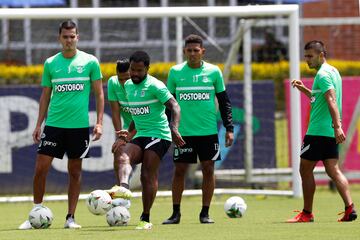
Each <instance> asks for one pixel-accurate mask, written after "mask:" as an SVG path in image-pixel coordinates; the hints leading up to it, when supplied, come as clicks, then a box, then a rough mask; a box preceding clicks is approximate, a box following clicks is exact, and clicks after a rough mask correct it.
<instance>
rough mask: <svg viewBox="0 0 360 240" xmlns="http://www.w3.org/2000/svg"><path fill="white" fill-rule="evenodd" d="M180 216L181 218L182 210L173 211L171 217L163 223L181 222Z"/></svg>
mask: <svg viewBox="0 0 360 240" xmlns="http://www.w3.org/2000/svg"><path fill="white" fill-rule="evenodd" d="M180 218H181V213H180V212H177V213H173V214H172V215H171V217H169V218H168V219H166V220H165V221H163V223H162V224H179V223H180Z"/></svg>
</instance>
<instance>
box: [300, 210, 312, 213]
mask: <svg viewBox="0 0 360 240" xmlns="http://www.w3.org/2000/svg"><path fill="white" fill-rule="evenodd" d="M302 211H303V212H304V213H306V214H311V212H309V211H308V210H305V209H303V210H302Z"/></svg>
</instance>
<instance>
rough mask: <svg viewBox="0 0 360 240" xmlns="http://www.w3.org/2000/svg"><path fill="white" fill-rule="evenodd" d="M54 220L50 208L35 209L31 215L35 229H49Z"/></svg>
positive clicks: (40, 207)
mask: <svg viewBox="0 0 360 240" xmlns="http://www.w3.org/2000/svg"><path fill="white" fill-rule="evenodd" d="M53 219H54V216H53V213H52V212H51V210H50V209H49V208H48V207H45V206H38V207H34V208H33V209H32V210H31V211H30V213H29V222H30V224H31V226H32V227H33V228H48V227H50V225H51V223H52V221H53Z"/></svg>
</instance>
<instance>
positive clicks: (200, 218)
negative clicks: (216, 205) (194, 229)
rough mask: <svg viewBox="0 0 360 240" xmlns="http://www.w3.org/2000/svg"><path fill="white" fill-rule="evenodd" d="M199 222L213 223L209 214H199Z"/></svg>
mask: <svg viewBox="0 0 360 240" xmlns="http://www.w3.org/2000/svg"><path fill="white" fill-rule="evenodd" d="M199 220H200V223H204V224H209V223H215V222H214V220H212V219H211V218H210V217H209V215H204V216H201V215H200V216H199Z"/></svg>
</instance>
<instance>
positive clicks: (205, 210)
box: [200, 206, 209, 217]
mask: <svg viewBox="0 0 360 240" xmlns="http://www.w3.org/2000/svg"><path fill="white" fill-rule="evenodd" d="M208 215H209V206H203V207H202V208H201V212H200V216H202V217H204V216H208Z"/></svg>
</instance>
